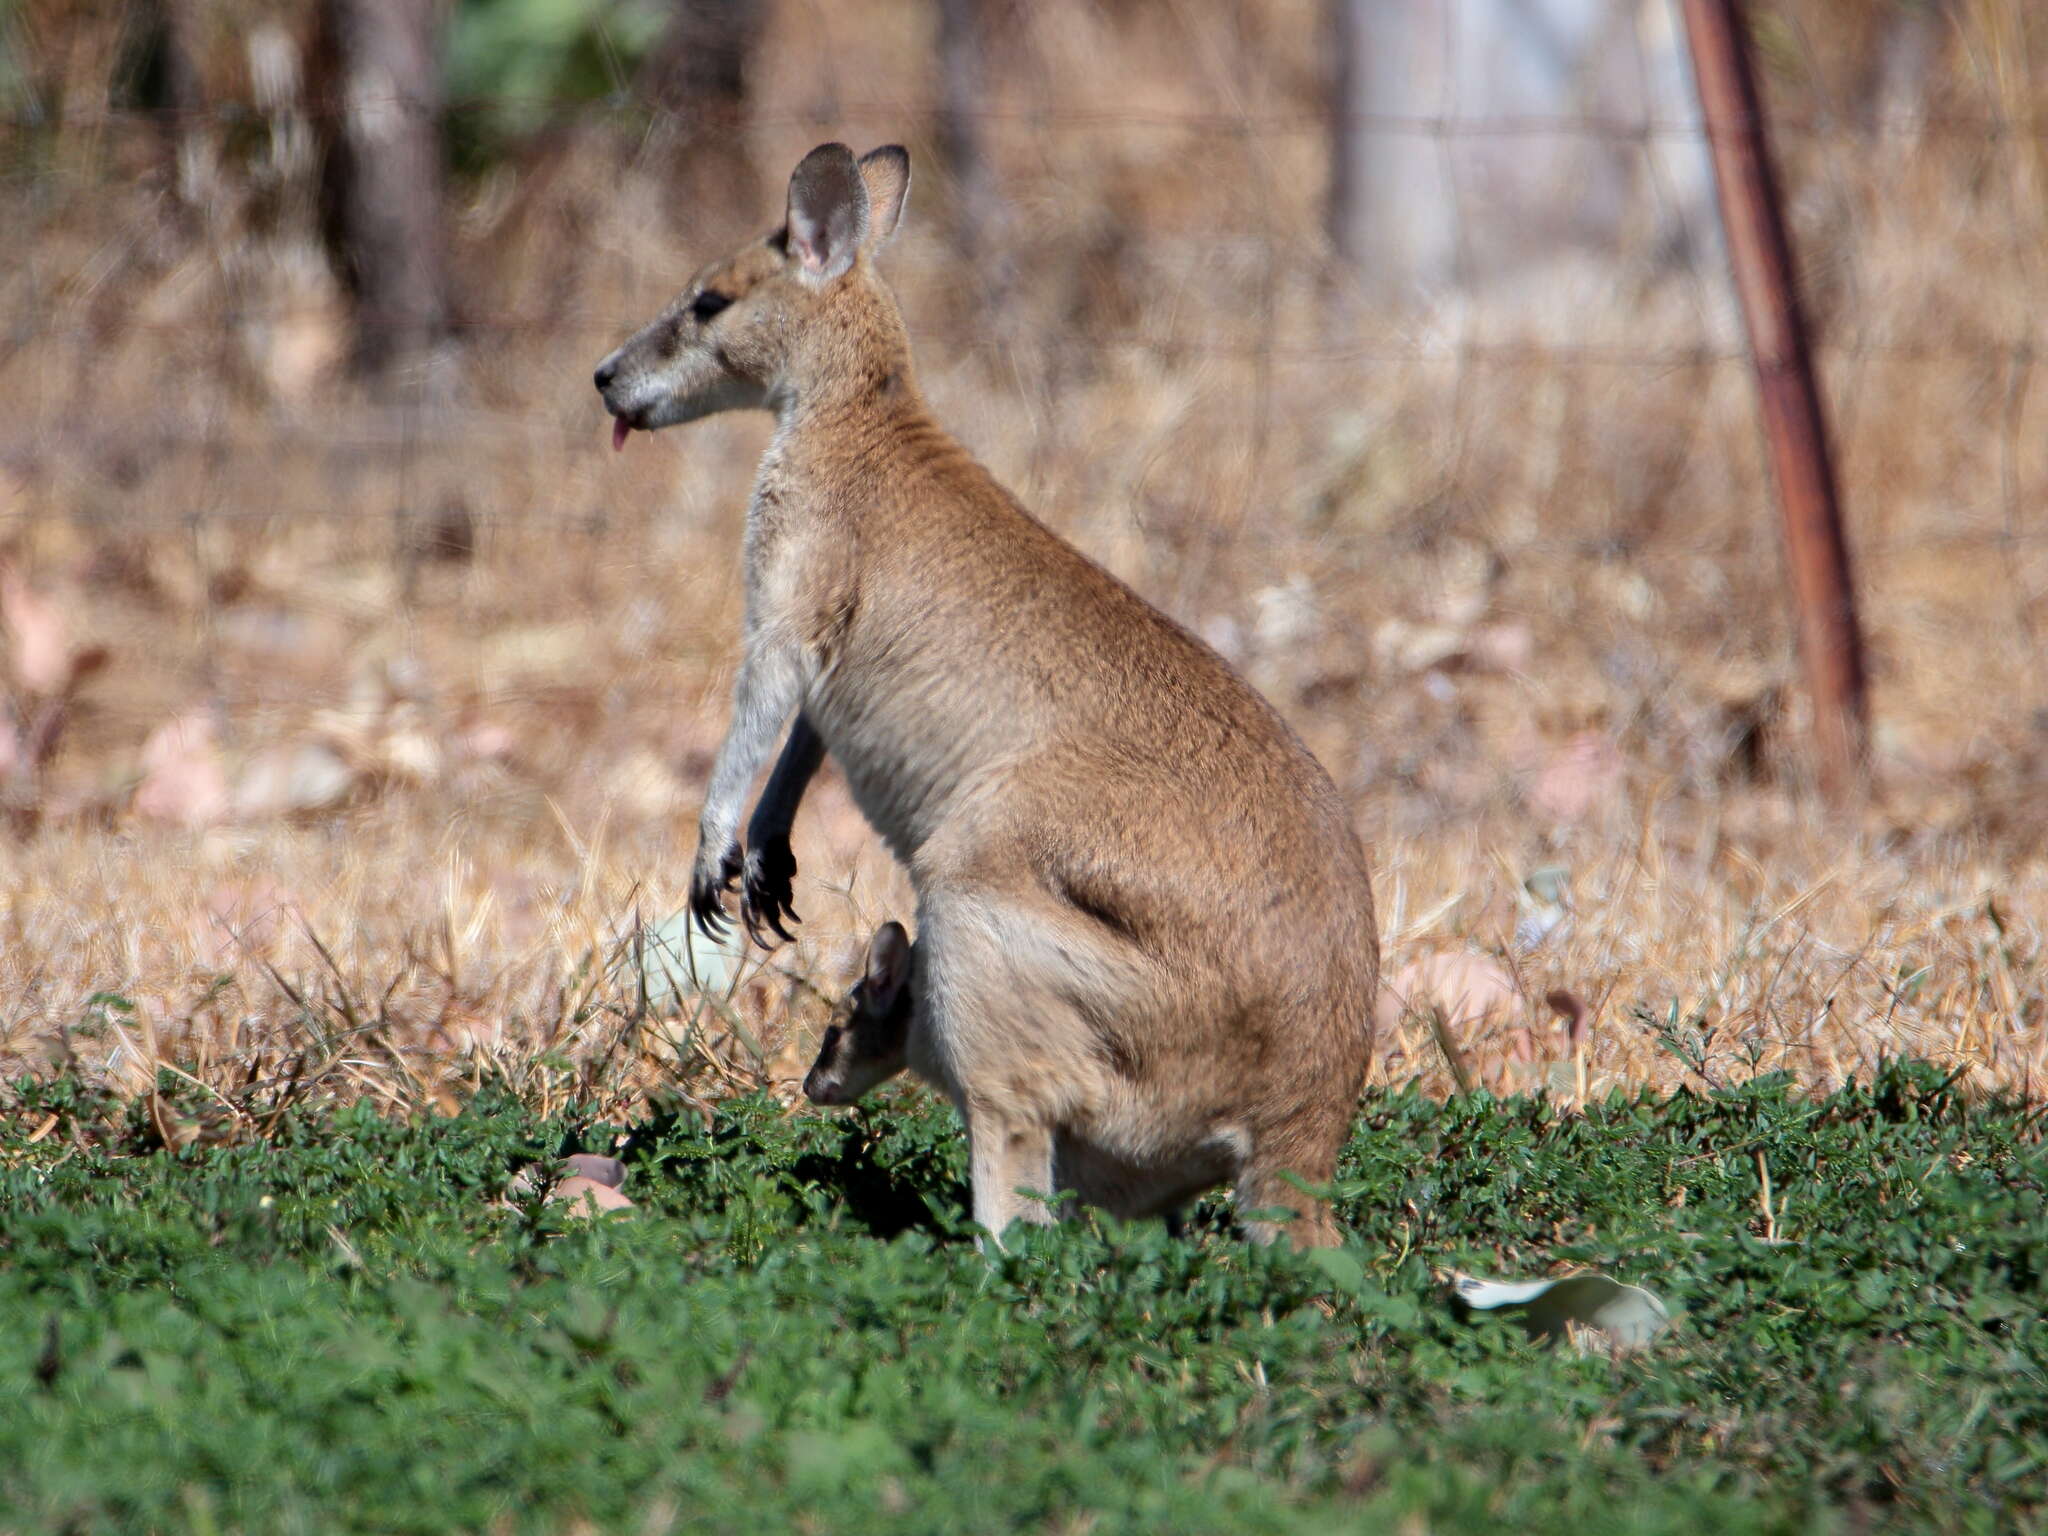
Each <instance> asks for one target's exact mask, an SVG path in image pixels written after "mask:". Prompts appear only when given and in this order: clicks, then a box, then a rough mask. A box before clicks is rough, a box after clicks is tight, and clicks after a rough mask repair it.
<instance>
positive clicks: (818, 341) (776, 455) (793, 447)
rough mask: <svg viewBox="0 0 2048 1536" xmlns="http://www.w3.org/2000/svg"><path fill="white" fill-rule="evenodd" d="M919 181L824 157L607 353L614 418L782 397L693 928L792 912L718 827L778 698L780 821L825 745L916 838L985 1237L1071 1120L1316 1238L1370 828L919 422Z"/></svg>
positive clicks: (1369, 974)
mask: <svg viewBox="0 0 2048 1536" xmlns="http://www.w3.org/2000/svg"><path fill="white" fill-rule="evenodd" d="M909 185H910V160H909V156H908V155H906V154H905V153H904V151H903V150H902V149H900V148H897V147H895V146H893V145H892V146H889V147H887V148H884V149H878V150H875V151H874V152H872V153H871V154H868V155H866V156H863V157H862V158H861V159H859V160H858V161H856V160H855V158H854V156H853V154H852V152H851V151H850V150H848V149H847V148H846V147H845V146H844V145H841V144H826V145H822V146H820V147H819V148H817V149H815V150H813V151H812V152H811V153H810V154H809V155H807V156H805V158H804V160H803V163H802V164H800V165H799V166H798V167H797V169H796V173H795V175H794V176H792V177H791V179H790V184H789V202H788V213H787V219H786V222H785V223H784V225H783V227H782V228H780V229H778V230H776V231H775V232H774V233H772V234H770V235H768V236H767V237H766V238H765V239H762V240H758V241H755V242H753V243H752V244H749V245H746V246H743V247H742V248H741V249H740V250H739V251H738V252H736V253H735V254H733V255H732V256H729V257H727V258H726V259H724V260H722V261H718V262H714V263H712V264H711V265H710V266H708V267H705V268H704V269H703V270H702V271H700V272H699V273H698V274H697V276H696V277H695V278H694V279H692V280H691V283H690V285H689V287H688V288H686V289H685V290H684V291H683V293H682V294H681V296H680V297H678V298H677V299H676V300H675V302H674V303H672V304H671V305H670V306H669V307H668V308H667V309H666V310H664V311H663V312H662V314H661V315H660V316H658V317H657V318H656V319H655V320H654V321H653V322H652V323H651V324H649V325H648V326H646V327H645V328H644V329H642V330H641V331H640V332H639V333H638V334H636V335H634V336H633V337H632V338H631V339H629V340H628V341H627V342H626V343H625V344H624V345H622V346H621V347H620V348H619V349H618V350H617V351H615V352H613V353H612V354H611V355H610V356H609V357H607V358H606V359H605V360H604V362H603V363H602V364H600V365H599V367H598V369H597V375H596V383H597V387H598V389H599V391H600V392H601V393H602V394H603V397H604V403H605V407H606V409H607V410H609V411H610V412H611V414H612V416H613V418H614V422H613V430H612V438H613V444H614V446H615V447H617V446H623V445H624V443H625V442H626V440H627V437H628V435H629V434H630V433H631V432H632V431H634V430H635V429H638V430H641V431H654V430H656V429H658V428H661V427H667V426H673V425H675V424H677V423H680V422H686V421H693V420H696V419H697V418H699V417H701V416H706V415H709V414H711V413H713V412H715V411H723V410H732V409H737V408H740V407H760V408H766V409H768V410H770V411H772V412H773V413H774V414H775V418H776V430H775V435H774V438H773V440H772V441H771V443H770V445H769V447H768V450H767V452H766V453H765V454H764V455H763V457H762V460H761V467H760V472H759V475H758V478H757V479H756V481H755V484H754V494H753V499H752V501H751V503H750V504H749V506H748V510H747V533H746V549H745V583H746V619H745V641H744V647H745V648H744V653H743V656H742V660H741V663H740V670H739V675H738V678H737V680H736V682H735V685H734V690H733V715H732V722H731V725H730V726H729V727H728V730H727V734H726V738H725V741H724V744H723V745H722V746H721V747H720V749H719V754H718V760H717V763H716V765H715V766H714V767H713V770H712V775H711V785H710V789H709V791H708V793H707V796H706V799H705V804H704V810H703V815H702V817H701V819H700V821H699V825H698V838H699V841H698V849H697V858H696V863H695V865H694V867H693V870H692V875H691V903H692V906H693V908H694V909H695V911H696V913H697V914H698V917H699V920H700V921H701V922H703V923H704V924H705V925H706V926H707V927H715V926H716V925H717V924H719V923H720V922H722V920H723V919H722V912H721V908H720V895H721V893H722V892H723V891H725V890H727V889H729V888H730V887H731V885H732V883H733V882H734V880H735V879H737V878H739V876H740V875H741V874H742V872H743V871H744V872H745V873H746V875H747V877H748V886H747V892H746V895H745V896H744V897H743V900H745V901H746V902H747V903H748V910H749V911H750V912H751V913H753V914H765V915H766V916H768V917H771V918H774V919H775V921H774V922H773V923H772V924H771V926H774V927H775V928H777V929H778V931H779V930H780V926H781V925H780V921H779V919H780V915H781V913H782V912H784V911H786V910H787V907H788V888H787V880H788V874H789V869H788V868H787V866H788V864H789V858H788V849H787V843H786V841H784V842H783V843H782V845H781V847H780V849H779V857H778V860H777V862H776V863H773V864H771V863H769V862H768V861H766V860H755V861H747V860H745V859H744V858H743V856H742V852H741V848H740V844H739V840H738V836H737V834H738V831H739V824H740V812H741V809H742V804H743V800H744V797H745V795H746V791H747V787H748V785H749V784H751V783H752V782H753V780H754V778H755V775H756V774H757V773H758V772H759V770H760V768H761V766H762V765H763V763H764V762H765V761H766V759H767V756H768V753H769V749H770V748H771V747H772V746H773V744H774V739H775V735H776V733H777V731H778V730H779V729H780V728H781V726H782V724H783V722H785V721H787V720H789V719H790V718H791V717H792V716H798V717H799V718H798V719H797V721H796V725H795V728H794V729H793V730H792V732H791V736H790V742H789V745H788V747H787V748H786V749H785V751H784V753H783V759H782V762H781V764H780V765H778V768H777V771H776V773H775V775H774V779H773V781H772V782H771V784H770V786H769V791H768V794H767V795H766V796H765V799H766V801H767V802H768V803H767V804H765V805H764V807H763V818H764V820H763V822H762V823H761V825H762V827H763V830H764V833H766V834H769V835H770V836H771V837H772V835H773V834H774V833H775V832H776V831H777V829H778V828H779V829H781V832H782V833H783V835H784V836H785V838H786V830H787V824H788V819H789V815H790V814H791V813H792V812H793V810H794V806H795V803H796V800H797V798H799V797H800V796H801V794H802V791H803V785H804V783H805V781H806V780H807V779H808V778H809V776H810V773H811V771H812V770H813V769H814V768H815V767H816V765H817V762H818V760H819V758H820V756H821V755H822V752H823V751H824V750H828V749H829V751H830V752H831V754H832V756H833V758H834V759H835V760H836V761H837V762H838V764H839V766H840V768H841V770H842V771H843V772H844V773H845V775H846V778H847V781H848V784H849V786H850V787H851V789H852V792H853V795H854V797H855V800H856V801H857V803H858V804H859V805H860V807H861V810H862V811H863V813H864V814H865V815H866V816H867V818H868V820H869V821H870V822H871V823H872V824H873V825H874V826H875V828H876V829H877V830H878V831H880V833H881V834H882V836H883V838H884V839H885V840H886V841H887V843H888V844H889V847H890V848H891V850H892V851H893V852H894V853H895V854H896V856H897V857H898V858H900V859H901V860H902V861H903V862H904V864H905V865H906V866H907V867H908V869H909V872H910V877H911V882H912V885H913V887H914V888H915V890H916V892H917V900H918V910H917V923H918V935H919V943H918V951H919V966H918V972H919V974H918V985H917V987H916V989H915V999H914V1007H915V1010H916V1013H915V1017H916V1020H917V1028H916V1029H915V1030H914V1031H913V1033H912V1037H911V1038H912V1040H913V1041H921V1042H922V1048H923V1049H925V1050H927V1051H928V1052H929V1053H930V1066H931V1068H932V1073H931V1075H932V1076H933V1077H934V1078H936V1079H937V1080H938V1081H941V1082H943V1083H945V1084H947V1085H948V1086H949V1088H950V1089H951V1091H952V1094H953V1099H954V1103H955V1105H956V1107H957V1108H958V1109H959V1111H960V1114H961V1117H962V1119H963V1120H964V1121H965V1122H966V1126H967V1136H968V1150H969V1163H970V1171H971V1176H972V1179H973V1185H974V1216H975V1220H976V1221H977V1222H979V1223H980V1225H981V1226H982V1227H983V1228H984V1229H985V1230H986V1231H987V1232H988V1233H989V1234H990V1235H991V1236H993V1237H996V1238H1000V1236H1001V1234H1002V1232H1003V1231H1004V1229H1005V1228H1006V1227H1007V1226H1008V1225H1009V1223H1010V1222H1011V1221H1012V1220H1013V1219H1018V1218H1022V1219H1026V1220H1032V1221H1044V1220H1048V1219H1050V1218H1049V1213H1048V1212H1047V1210H1046V1209H1045V1207H1044V1205H1043V1204H1042V1203H1040V1202H1039V1201H1038V1200H1036V1199H1033V1198H1030V1197H1029V1195H1021V1194H1020V1193H1019V1191H1020V1190H1023V1191H1036V1192H1038V1193H1041V1194H1042V1193H1045V1192H1048V1191H1050V1190H1051V1189H1052V1188H1053V1185H1054V1178H1053V1160H1054V1150H1055V1142H1056V1140H1057V1139H1058V1138H1059V1137H1061V1136H1062V1135H1065V1136H1068V1137H1071V1138H1078V1139H1080V1140H1082V1141H1085V1142H1086V1143H1087V1144H1088V1145H1089V1146H1091V1147H1095V1148H1098V1149H1101V1151H1102V1152H1103V1153H1104V1154H1105V1155H1107V1156H1110V1157H1113V1158H1115V1159H1116V1160H1117V1161H1118V1163H1119V1165H1121V1166H1123V1167H1127V1168H1131V1169H1158V1170H1163V1169H1167V1168H1180V1167H1187V1166H1191V1165H1194V1164H1198V1163H1206V1164H1207V1165H1209V1166H1213V1168H1214V1169H1215V1170H1216V1175H1215V1176H1216V1177H1217V1178H1225V1177H1234V1178H1235V1179H1236V1183H1237V1191H1238V1197H1239V1199H1240V1201H1241V1202H1242V1204H1243V1205H1244V1206H1246V1207H1247V1208H1258V1209H1270V1208H1273V1207H1280V1206H1285V1207H1288V1208H1290V1209H1293V1210H1295V1211H1296V1215H1295V1216H1294V1218H1293V1219H1292V1220H1291V1221H1290V1222H1289V1223H1288V1224H1287V1230H1288V1232H1289V1233H1290V1234H1291V1235H1292V1237H1293V1238H1294V1239H1295V1241H1296V1242H1299V1243H1304V1244H1308V1243H1329V1242H1334V1241H1335V1240H1336V1231H1335V1227H1334V1225H1333V1224H1332V1222H1331V1221H1330V1218H1329V1214H1328V1212H1327V1210H1326V1209H1324V1208H1322V1207H1321V1205H1320V1204H1319V1203H1318V1202H1315V1201H1312V1200H1309V1199H1307V1198H1306V1197H1304V1196H1303V1195H1302V1194H1301V1193H1300V1192H1299V1190H1298V1188H1297V1187H1296V1180H1297V1179H1299V1180H1306V1181H1308V1182H1309V1183H1320V1182H1324V1181H1327V1180H1328V1179H1329V1178H1330V1177H1331V1175H1332V1173H1333V1172H1334V1170H1335V1165H1336V1157H1337V1150H1338V1147H1339V1145H1340V1144H1341V1143H1342V1141H1343V1139H1344V1134H1345V1130H1346V1128H1347V1126H1348V1125H1349V1122H1350V1116H1351V1111H1352V1108H1353V1106H1354V1104H1355V1103H1356V1101H1357V1096H1358V1092H1359V1089H1360V1087H1361V1085H1362V1082H1363V1079H1364V1074H1365V1066H1366V1060H1367V1055H1368V1052H1369V1049H1370V1046H1371V1027H1372V1026H1371V1020H1372V1002H1373V990H1374V986H1375V984H1376V981H1377V976H1378V948H1377V942H1376V939H1375V935H1374V928H1373V916H1372V896H1371V892H1370V889H1369V885H1368V880H1367V873H1366V866H1365V855H1364V852H1363V850H1362V849H1361V848H1360V846H1359V843H1358V839H1357V837H1356V836H1355V835H1354V834H1353V832H1352V830H1351V827H1350V824H1349V822H1348V820H1347V819H1346V816H1345V814H1344V808H1343V806H1342V805H1341V804H1340V803H1339V801H1338V798H1337V795H1336V792H1335V790H1334V789H1333V788H1332V786H1331V784H1330V781H1329V778H1328V777H1327V776H1326V775H1325V774H1324V773H1323V771H1322V769H1321V768H1320V767H1319V766H1318V765H1317V764H1316V762H1315V760H1314V758H1312V757H1311V756H1310V755H1309V753H1308V750H1307V749H1306V748H1305V747H1303V746H1302V744H1301V742H1300V741H1299V740H1298V739H1297V738H1296V737H1295V736H1294V734H1293V733H1292V732H1291V731H1290V730H1288V728H1287V726H1286V725H1285V724H1284V723H1283V722H1282V721H1281V719H1280V717H1279V716H1278V715H1277V714H1276V713H1275V712H1274V711H1273V709H1272V708H1271V707H1270V706H1269V705H1268V704H1267V703H1266V702H1265V701H1264V700H1263V699H1261V698H1260V697H1259V696H1258V694H1257V693H1255V692H1254V691H1253V690H1252V689H1251V688H1250V687H1249V686H1248V685H1247V684H1246V683H1245V682H1244V681H1243V680H1242V679H1240V678H1239V677H1237V676H1236V674H1234V673H1233V672H1232V671H1231V670H1230V668H1229V667H1228V666H1226V665H1225V664H1224V662H1223V661H1222V659H1221V658H1219V657H1218V656H1217V655H1216V654H1215V653H1214V652H1212V651H1210V650H1209V649H1208V648H1207V647H1206V646H1204V645H1202V644H1201V642H1199V641H1198V640H1196V639H1195V638H1194V637H1193V636H1191V635H1189V634H1188V633H1187V632H1186V631H1185V630H1183V629H1181V628H1180V627H1179V626H1178V625H1176V624H1174V623H1173V622H1172V621H1171V620H1169V619H1168V618H1166V617H1165V616H1164V615H1163V614H1161V613H1159V612H1158V611H1157V610H1156V609H1154V608H1152V607H1150V606H1149V605H1147V604H1146V603H1145V602H1144V600H1143V599H1141V598H1140V597H1138V596H1137V594H1136V593H1134V592H1132V591H1131V590H1130V589H1129V588H1128V587H1126V586H1125V585H1124V584H1123V583H1122V582H1120V581H1118V580H1116V579H1115V578H1114V577H1113V576H1111V575H1110V574H1109V573H1108V572H1106V571H1104V570H1103V569H1102V568H1101V567H1099V566H1097V565H1095V564H1094V563H1092V562H1091V561H1089V560H1088V559H1087V558H1085V557H1084V556H1083V555H1081V554H1080V552H1079V551H1077V550H1075V549H1074V548H1073V547H1072V546H1070V545H1068V544H1066V543H1065V542H1063V541H1062V540H1061V539H1059V538H1058V537H1057V536H1056V535H1055V534H1053V533H1052V532H1051V530H1049V529H1048V528H1046V527H1045V526H1044V525H1043V524H1042V523H1039V522H1038V521H1037V520H1036V519H1034V518H1033V517H1032V516H1031V515H1030V514H1029V513H1028V512H1026V511H1025V510H1024V509H1023V508H1022V507H1021V506H1020V505H1018V503H1017V502H1016V500H1015V499H1014V498H1013V497H1011V496H1010V495H1009V493H1008V492H1006V491H1005V490H1003V488H1002V487H1001V486H999V485H998V484H996V482H995V480H994V479H993V478H992V477H991V476H990V475H989V473H988V472H987V471H986V470H985V469H983V468H982V467H981V465H979V464H978V463H976V462H975V460H974V459H973V458H972V457H970V456H969V455H968V454H967V452H966V451H965V450H963V449H962V448H961V447H960V446H959V445H958V444H957V443H955V442H954V440H953V439H952V438H951V437H949V436H948V435H947V434H946V432H945V431H944V429H943V428H941V427H940V426H939V424H938V423H937V421H935V420H934V419H933V417H932V415H931V412H930V410H929V409H928V408H927V407H926V405H925V402H924V398H923V396H922V395H921V394H920V392H919V390H918V387H917V383H916V378H915V375H914V373H913V371H912V367H911V357H910V343H909V338H908V336H907V334H906V332H905V329H904V325H903V319H902V316H901V314H900V313H899V312H898V310H897V308H896V304H895V301H894V299H893V298H892V297H891V296H890V294H889V291H888V289H887V288H886V287H884V286H883V284H882V282H881V280H880V279H879V278H878V277H877V276H876V274H875V270H874V255H875V252H876V249H877V248H878V247H879V246H880V245H881V244H882V242H883V241H885V240H886V239H887V238H888V237H889V235H890V234H891V233H893V232H894V230H895V228H896V224H897V220H898V219H899V218H900V217H901V215H902V211H903V202H904V197H905V194H906V193H907V192H908V190H909ZM757 851H760V850H757ZM750 862H751V867H749V865H750ZM791 915H792V916H793V915H794V914H791ZM1304 1207H1305V1208H1304ZM1254 1230H1255V1232H1256V1233H1257V1235H1259V1236H1261V1237H1270V1236H1272V1235H1274V1231H1273V1229H1272V1228H1271V1227H1270V1226H1269V1225H1267V1224H1264V1223H1255V1225H1254Z"/></svg>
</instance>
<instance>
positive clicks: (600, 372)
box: [591, 358, 619, 390]
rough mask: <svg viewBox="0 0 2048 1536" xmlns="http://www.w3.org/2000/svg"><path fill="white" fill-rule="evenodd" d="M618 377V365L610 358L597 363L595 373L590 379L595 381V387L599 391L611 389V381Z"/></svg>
mask: <svg viewBox="0 0 2048 1536" xmlns="http://www.w3.org/2000/svg"><path fill="white" fill-rule="evenodd" d="M618 376H619V365H618V364H617V363H615V362H613V361H612V360H611V359H610V358H606V359H605V360H604V361H603V362H601V363H599V364H598V365H597V372H596V373H594V374H592V375H591V377H592V378H593V379H595V380H596V381H597V387H598V388H599V389H601V390H602V389H609V388H610V387H611V382H612V380H613V379H616V378H617V377H618Z"/></svg>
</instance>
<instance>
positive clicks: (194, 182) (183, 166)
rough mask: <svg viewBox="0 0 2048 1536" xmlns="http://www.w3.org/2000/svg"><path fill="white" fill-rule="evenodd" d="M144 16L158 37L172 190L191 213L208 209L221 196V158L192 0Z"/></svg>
mask: <svg viewBox="0 0 2048 1536" xmlns="http://www.w3.org/2000/svg"><path fill="white" fill-rule="evenodd" d="M145 15H146V16H147V18H148V25H149V27H150V30H151V31H152V33H153V34H154V38H155V52H156V59H157V75H158V80H157V86H158V91H157V95H158V96H159V97H160V100H161V105H162V107H163V109H164V115H163V117H162V119H161V122H162V124H163V135H164V158H165V161H166V163H167V166H168V169H169V172H170V184H171V186H172V187H173V188H175V189H176V191H177V195H178V201H179V202H180V203H181V204H182V205H183V206H185V207H186V208H198V209H206V208H208V207H209V206H210V205H212V204H213V202H214V200H215V196H216V193H217V192H218V177H217V176H216V174H215V172H216V171H217V169H218V156H217V155H216V154H215V153H214V147H213V139H212V136H211V133H210V132H209V128H208V124H207V122H206V118H205V113H206V87H205V84H204V83H203V82H202V81H201V79H200V75H199V27H198V18H197V15H196V14H195V8H194V4H193V0H154V3H153V4H151V5H149V6H148V8H147V10H146V12H145Z"/></svg>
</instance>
